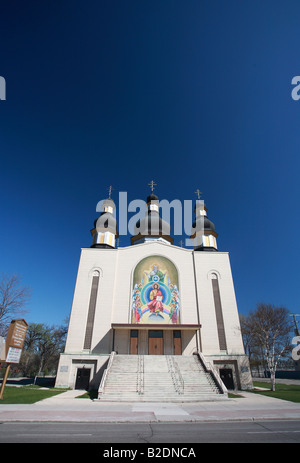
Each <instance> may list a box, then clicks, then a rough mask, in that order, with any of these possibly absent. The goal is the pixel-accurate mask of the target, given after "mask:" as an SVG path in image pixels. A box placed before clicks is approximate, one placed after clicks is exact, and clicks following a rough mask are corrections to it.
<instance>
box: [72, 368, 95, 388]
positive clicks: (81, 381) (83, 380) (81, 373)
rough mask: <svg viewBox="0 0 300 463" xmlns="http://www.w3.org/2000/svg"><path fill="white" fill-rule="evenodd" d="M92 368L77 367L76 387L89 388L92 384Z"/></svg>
mask: <svg viewBox="0 0 300 463" xmlns="http://www.w3.org/2000/svg"><path fill="white" fill-rule="evenodd" d="M90 374H91V369H90V368H77V376H76V383H75V389H84V390H86V391H87V390H88V388H89V384H90Z"/></svg>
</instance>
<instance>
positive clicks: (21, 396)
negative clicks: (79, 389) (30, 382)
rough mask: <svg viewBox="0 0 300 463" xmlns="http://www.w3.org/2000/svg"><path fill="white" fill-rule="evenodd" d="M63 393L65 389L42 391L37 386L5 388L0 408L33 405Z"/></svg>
mask: <svg viewBox="0 0 300 463" xmlns="http://www.w3.org/2000/svg"><path fill="white" fill-rule="evenodd" d="M65 391H66V389H54V388H53V389H42V388H40V387H39V386H21V387H14V386H6V387H5V389H4V394H3V400H0V407H1V404H34V403H35V402H38V401H39V400H43V399H48V397H53V396H54V395H57V394H61V393H62V392H65Z"/></svg>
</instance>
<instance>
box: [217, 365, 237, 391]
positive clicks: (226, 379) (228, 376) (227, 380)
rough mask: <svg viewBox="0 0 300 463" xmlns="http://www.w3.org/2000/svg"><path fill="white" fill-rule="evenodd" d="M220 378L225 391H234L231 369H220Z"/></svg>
mask: <svg viewBox="0 0 300 463" xmlns="http://www.w3.org/2000/svg"><path fill="white" fill-rule="evenodd" d="M220 378H221V380H222V381H223V383H224V384H225V386H226V387H227V389H234V381H233V373H232V369H231V368H220Z"/></svg>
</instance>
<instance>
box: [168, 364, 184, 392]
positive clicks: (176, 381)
mask: <svg viewBox="0 0 300 463" xmlns="http://www.w3.org/2000/svg"><path fill="white" fill-rule="evenodd" d="M167 364H168V370H169V373H170V374H171V378H172V382H173V385H174V388H175V391H176V392H178V394H180V395H181V394H183V393H184V380H183V377H182V375H181V373H180V370H179V367H178V365H177V363H176V362H175V361H174V359H173V357H171V356H170V355H167Z"/></svg>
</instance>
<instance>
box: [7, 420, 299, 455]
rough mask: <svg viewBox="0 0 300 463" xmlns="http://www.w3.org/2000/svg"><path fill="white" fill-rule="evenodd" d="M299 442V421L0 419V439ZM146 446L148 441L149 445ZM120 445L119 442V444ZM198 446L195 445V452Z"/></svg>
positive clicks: (77, 441)
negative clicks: (194, 421)
mask: <svg viewBox="0 0 300 463" xmlns="http://www.w3.org/2000/svg"><path fill="white" fill-rule="evenodd" d="M4 442H6V443H16V442H18V443H24V442H28V443H91V442H94V443H97V442H98V443H106V444H108V445H106V446H104V445H102V446H101V451H104V449H105V448H108V449H109V448H110V447H111V445H109V444H113V443H121V444H122V443H124V449H125V448H126V445H128V446H127V448H128V447H129V446H130V448H134V446H132V444H134V443H137V444H138V443H144V444H152V443H153V444H155V443H156V444H160V445H162V444H169V446H170V444H172V445H173V447H176V444H179V443H181V444H182V443H185V444H190V447H193V445H192V444H194V443H195V444H197V443H204V442H207V443H214V442H228V443H239V442H240V443H254V442H255V443H264V442H268V443H272V442H273V443H275V442H276V443H279V442H280V443H299V442H300V421H298V420H283V421H279V420H274V421H269V420H266V421H249V422H225V423H187V422H186V423H47V422H43V423H28V422H27V423H18V422H6V423H0V443H4ZM148 446H149V445H148ZM118 448H122V446H121V447H120V446H119V447H118ZM196 449H197V447H195V452H196Z"/></svg>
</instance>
